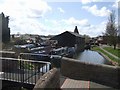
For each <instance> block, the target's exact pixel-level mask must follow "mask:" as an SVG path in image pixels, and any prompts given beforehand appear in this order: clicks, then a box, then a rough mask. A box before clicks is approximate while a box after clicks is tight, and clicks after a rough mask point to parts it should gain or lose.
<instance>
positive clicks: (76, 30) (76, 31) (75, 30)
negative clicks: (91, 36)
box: [74, 26, 79, 34]
mask: <svg viewBox="0 0 120 90" xmlns="http://www.w3.org/2000/svg"><path fill="white" fill-rule="evenodd" d="M74 33H77V34H79V32H78V28H77V26H75V29H74Z"/></svg>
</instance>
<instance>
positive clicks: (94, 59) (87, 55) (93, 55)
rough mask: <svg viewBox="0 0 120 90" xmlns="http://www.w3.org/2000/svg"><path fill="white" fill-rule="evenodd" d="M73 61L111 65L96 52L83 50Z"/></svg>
mask: <svg viewBox="0 0 120 90" xmlns="http://www.w3.org/2000/svg"><path fill="white" fill-rule="evenodd" d="M74 59H77V60H80V61H82V62H88V63H94V64H108V65H111V63H110V62H109V61H108V60H106V59H105V58H104V57H103V56H101V55H100V54H99V53H98V52H96V51H91V50H84V51H83V52H81V53H78V54H77V55H75V57H74Z"/></svg>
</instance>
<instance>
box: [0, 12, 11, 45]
mask: <svg viewBox="0 0 120 90" xmlns="http://www.w3.org/2000/svg"><path fill="white" fill-rule="evenodd" d="M8 21H9V18H8V17H5V16H4V14H3V13H2V14H0V27H1V31H2V42H3V43H7V42H9V41H10V28H9V27H8Z"/></svg>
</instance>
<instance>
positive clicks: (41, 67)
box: [0, 57, 51, 84]
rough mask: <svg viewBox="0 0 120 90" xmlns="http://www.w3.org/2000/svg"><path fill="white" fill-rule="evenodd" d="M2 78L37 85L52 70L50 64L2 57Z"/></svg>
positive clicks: (0, 72)
mask: <svg viewBox="0 0 120 90" xmlns="http://www.w3.org/2000/svg"><path fill="white" fill-rule="evenodd" d="M0 62H1V63H2V71H0V78H1V79H2V80H9V81H15V82H21V83H28V84H36V82H37V80H38V79H39V78H40V77H41V76H42V75H43V74H45V73H46V72H48V71H49V70H50V69H51V64H50V62H44V61H35V60H26V59H15V58H5V57H0Z"/></svg>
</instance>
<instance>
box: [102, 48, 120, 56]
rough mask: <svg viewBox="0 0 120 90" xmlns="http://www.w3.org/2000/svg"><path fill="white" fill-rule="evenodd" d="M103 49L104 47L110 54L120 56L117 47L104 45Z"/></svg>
mask: <svg viewBox="0 0 120 90" xmlns="http://www.w3.org/2000/svg"><path fill="white" fill-rule="evenodd" d="M103 49H105V50H106V51H108V52H110V53H112V54H114V55H116V56H117V57H119V58H120V55H119V54H120V50H119V49H115V50H114V49H113V48H112V47H104V48H103Z"/></svg>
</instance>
